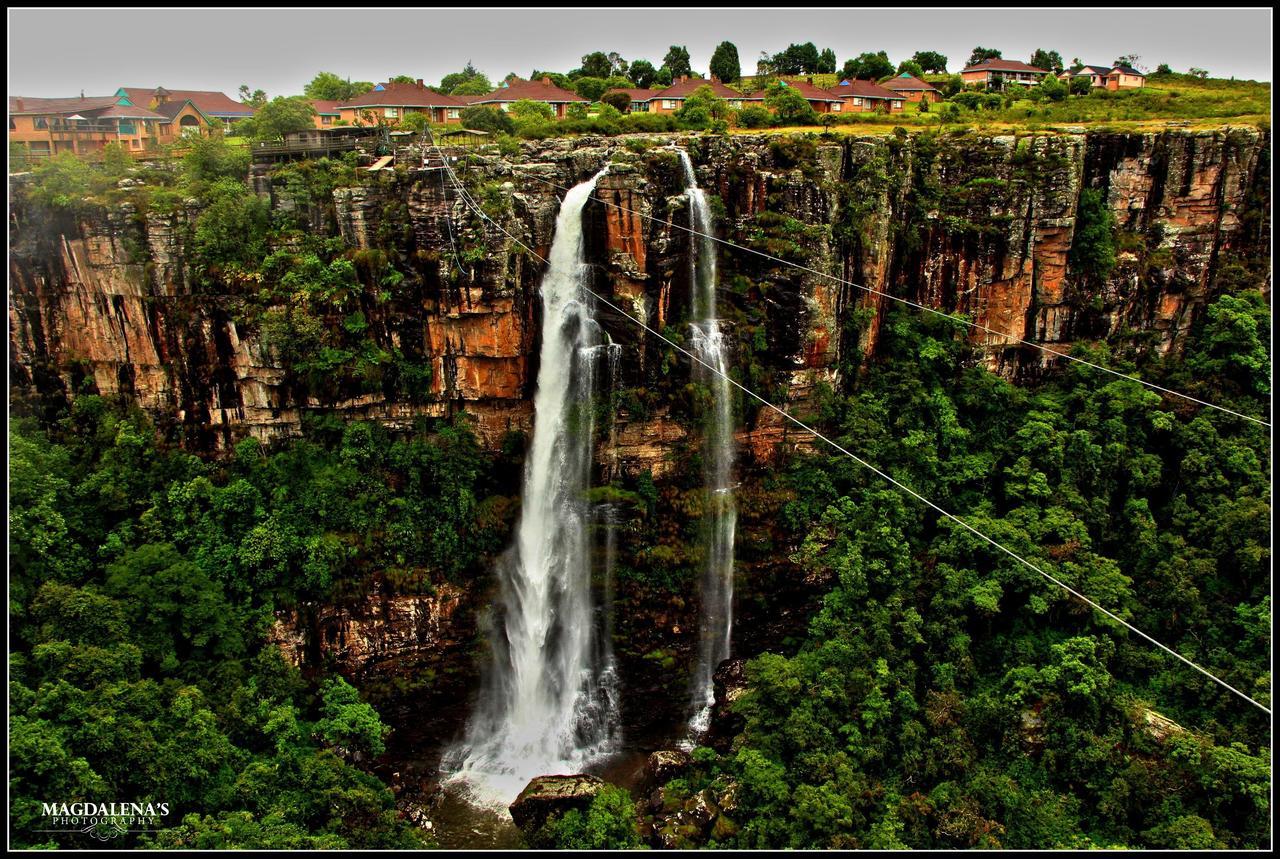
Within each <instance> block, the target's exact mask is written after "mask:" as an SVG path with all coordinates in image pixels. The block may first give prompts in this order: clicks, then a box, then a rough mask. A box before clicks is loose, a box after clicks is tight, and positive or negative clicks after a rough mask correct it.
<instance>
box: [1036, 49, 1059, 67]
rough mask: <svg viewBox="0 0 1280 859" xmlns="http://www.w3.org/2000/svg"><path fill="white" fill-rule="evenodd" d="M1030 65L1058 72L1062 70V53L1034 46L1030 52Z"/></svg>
mask: <svg viewBox="0 0 1280 859" xmlns="http://www.w3.org/2000/svg"><path fill="white" fill-rule="evenodd" d="M1031 65H1033V66H1035V67H1036V68H1038V69H1046V70H1048V71H1051V72H1054V73H1058V72H1061V71H1062V68H1063V66H1062V55H1061V54H1059V53H1058V52H1057V51H1046V50H1044V49H1043V48H1036V50H1035V52H1034V53H1032V54H1031Z"/></svg>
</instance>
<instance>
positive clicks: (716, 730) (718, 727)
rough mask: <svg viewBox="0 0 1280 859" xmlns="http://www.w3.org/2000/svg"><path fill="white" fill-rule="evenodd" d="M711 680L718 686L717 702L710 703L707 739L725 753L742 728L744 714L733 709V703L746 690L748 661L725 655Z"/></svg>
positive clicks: (714, 747)
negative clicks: (709, 722)
mask: <svg viewBox="0 0 1280 859" xmlns="http://www.w3.org/2000/svg"><path fill="white" fill-rule="evenodd" d="M711 683H712V686H713V687H714V689H715V703H714V704H713V705H712V707H711V725H710V729H709V730H708V731H707V740H706V742H707V745H709V746H711V748H713V749H715V750H716V751H717V752H720V753H721V754H724V753H725V752H727V751H729V746H730V745H731V744H732V743H733V738H734V737H735V736H737V735H738V732H739V731H741V730H742V725H743V722H742V717H741V716H738V715H736V714H735V713H734V712H733V709H732V706H733V702H734V701H736V700H738V699H739V698H740V697H742V695H743V693H744V692H746V691H747V661H746V660H745V659H726V660H725V661H724V662H721V663H720V666H719V667H718V668H716V671H715V673H714V674H712V675H711Z"/></svg>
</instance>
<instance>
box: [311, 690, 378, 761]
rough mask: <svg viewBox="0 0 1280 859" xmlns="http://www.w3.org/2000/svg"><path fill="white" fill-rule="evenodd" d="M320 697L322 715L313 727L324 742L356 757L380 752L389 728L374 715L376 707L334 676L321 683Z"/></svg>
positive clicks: (373, 756)
mask: <svg viewBox="0 0 1280 859" xmlns="http://www.w3.org/2000/svg"><path fill="white" fill-rule="evenodd" d="M321 698H322V699H323V702H324V704H323V709H322V712H323V715H322V717H321V719H320V721H319V722H317V723H316V730H317V731H318V732H319V733H320V736H321V737H323V738H324V741H325V742H326V743H328V744H329V745H331V746H335V747H337V748H338V749H340V750H343V751H345V752H347V753H352V754H355V755H357V756H367V757H371V758H375V757H377V756H378V755H380V754H382V752H383V751H384V750H385V749H386V744H385V742H384V741H385V740H386V737H387V734H389V733H390V732H391V729H390V728H388V727H387V726H386V725H384V724H383V723H382V720H381V719H379V718H378V713H377V711H376V710H374V709H373V708H372V707H370V706H369V705H368V704H366V703H365V702H364V701H361V700H360V693H359V692H358V691H356V688H355V687H354V686H352V685H351V684H350V683H348V682H347V681H346V680H343V679H342V678H341V677H335V678H334V679H332V680H330V681H328V682H327V683H326V684H325V686H324V689H323V690H322V692H321Z"/></svg>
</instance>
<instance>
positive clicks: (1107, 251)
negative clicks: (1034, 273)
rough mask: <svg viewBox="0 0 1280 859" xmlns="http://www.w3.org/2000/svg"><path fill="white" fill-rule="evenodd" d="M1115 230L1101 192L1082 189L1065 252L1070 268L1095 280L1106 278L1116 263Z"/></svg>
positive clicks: (1113, 218) (1113, 221) (1111, 216)
mask: <svg viewBox="0 0 1280 859" xmlns="http://www.w3.org/2000/svg"><path fill="white" fill-rule="evenodd" d="M1115 232H1116V218H1115V215H1114V214H1113V213H1112V211H1111V209H1110V208H1109V207H1108V206H1107V201H1106V198H1105V197H1103V195H1102V192H1101V191H1099V190H1097V189H1094V188H1082V189H1081V191H1080V200H1079V202H1078V203H1077V205H1076V224H1075V232H1074V233H1073V234H1072V238H1071V250H1070V252H1069V253H1068V255H1067V261H1068V262H1069V263H1070V265H1071V268H1072V270H1074V271H1076V272H1079V273H1080V274H1082V275H1084V276H1085V277H1088V278H1091V279H1093V280H1094V281H1103V280H1106V279H1107V277H1109V276H1110V274H1111V270H1112V269H1113V268H1115V264H1116V241H1115Z"/></svg>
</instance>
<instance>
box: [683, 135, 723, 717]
mask: <svg viewBox="0 0 1280 859" xmlns="http://www.w3.org/2000/svg"><path fill="white" fill-rule="evenodd" d="M677 151H678V152H679V155H680V163H681V165H683V167H684V179H685V194H686V196H687V197H688V200H689V211H690V221H691V222H692V223H691V224H690V226H691V227H692V229H693V230H695V231H696V232H697V233H699V234H701V235H691V236H690V241H691V243H692V246H693V252H692V253H690V254H689V268H690V282H691V285H692V292H693V302H692V304H693V323H692V324H691V326H690V327H691V329H692V332H691V333H692V339H693V352H694V354H695V355H697V356H698V358H699V359H701V360H702V361H704V362H706V364H707V365H709V366H710V367H714V368H715V369H716V370H717V371H718V372H715V373H713V372H712V371H711V370H710V369H708V367H707V366H704V365H703V364H699V363H697V362H695V363H694V365H693V378H694V380H695V381H696V382H699V383H701V384H703V385H705V386H706V387H707V389H708V390H709V391H710V394H711V404H710V408H709V409H708V410H707V414H706V424H705V425H706V443H705V445H704V451H703V455H704V457H705V459H704V471H705V477H704V483H705V485H706V493H707V500H706V510H705V513H704V516H703V527H704V529H705V534H706V538H705V539H706V560H705V562H704V564H703V570H702V615H701V619H700V623H699V630H698V663H697V666H696V667H695V669H694V673H693V679H692V686H691V710H692V716H691V718H690V720H689V729H690V733H691V734H693V735H694V736H695V737H696V736H698V735H700V734H703V733H705V732H706V730H707V727H708V725H709V724H710V721H711V705H712V703H714V700H715V694H714V689H713V687H712V683H711V675H712V674H713V673H714V672H715V670H716V666H717V665H719V664H720V663H721V662H722V661H724V660H725V659H728V658H729V643H730V637H731V635H732V632H733V532H734V527H735V526H736V524H737V518H738V513H737V508H736V506H735V505H734V500H733V484H732V479H733V455H734V453H733V413H732V409H731V407H730V402H729V380H728V379H727V378H726V377H725V376H724V375H721V374H725V373H727V372H728V370H727V361H726V359H725V343H724V338H723V336H722V335H721V333H720V322H719V320H718V319H717V317H716V247H715V242H714V241H713V240H712V239H711V236H712V235H713V233H712V223H711V210H710V207H708V206H707V197H706V194H704V193H703V191H702V189H701V188H699V187H698V179H697V177H696V176H695V175H694V172H693V162H692V161H690V159H689V153H687V152H685V151H684V150H683V149H680V150H677Z"/></svg>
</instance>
